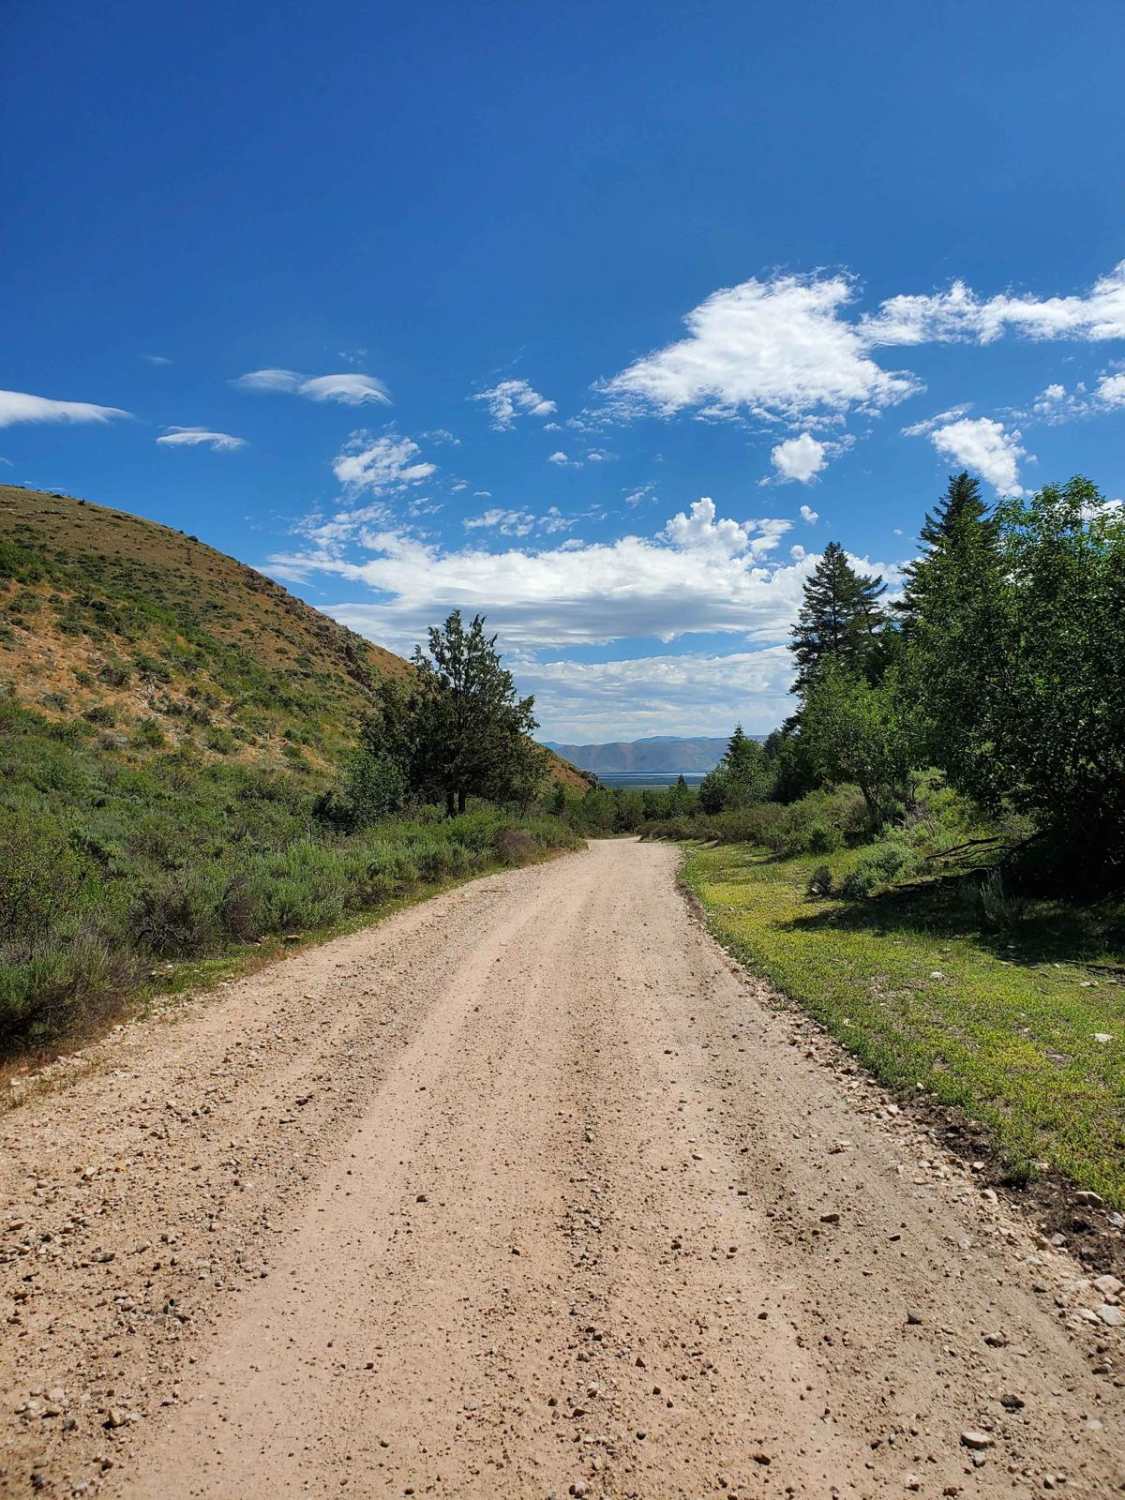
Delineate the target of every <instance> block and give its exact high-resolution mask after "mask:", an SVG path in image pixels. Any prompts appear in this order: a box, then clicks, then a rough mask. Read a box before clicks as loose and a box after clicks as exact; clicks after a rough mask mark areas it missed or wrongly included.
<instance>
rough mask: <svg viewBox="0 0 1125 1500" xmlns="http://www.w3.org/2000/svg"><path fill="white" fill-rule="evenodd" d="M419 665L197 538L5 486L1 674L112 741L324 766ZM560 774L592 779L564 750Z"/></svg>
mask: <svg viewBox="0 0 1125 1500" xmlns="http://www.w3.org/2000/svg"><path fill="white" fill-rule="evenodd" d="M409 670H410V667H409V665H408V663H407V662H405V661H404V660H403V659H402V658H401V657H399V656H396V655H394V653H392V652H390V651H386V650H384V649H383V648H382V647H380V646H376V645H373V644H372V643H371V642H370V641H367V640H365V639H364V638H363V637H362V636H359V635H356V634H355V633H354V632H353V631H350V630H348V629H346V628H345V627H344V626H342V625H340V624H338V623H337V622H336V621H335V620H332V619H330V618H329V617H328V616H327V615H324V614H321V613H320V612H319V611H318V610H316V609H313V608H312V607H311V606H310V605H308V604H305V603H304V602H303V601H302V600H300V599H297V598H295V597H294V596H293V595H292V594H290V593H288V592H287V590H285V589H284V588H282V587H281V586H280V585H279V584H277V583H274V582H273V581H272V580H271V579H269V578H266V577H264V576H263V575H262V574H261V573H258V572H256V571H255V570H254V569H253V568H250V567H248V566H247V565H246V564H244V563H240V562H238V561H236V560H235V559H234V558H232V557H227V556H226V555H225V554H223V553H221V552H216V551H215V550H214V548H212V547H208V546H206V545H205V544H204V543H202V542H200V541H198V540H197V539H196V538H195V537H191V536H187V535H185V534H184V533H183V532H179V531H175V530H173V529H172V528H170V527H167V526H162V525H160V524H158V523H157V522H155V521H148V520H145V519H144V518H142V517H140V516H134V515H130V514H129V513H127V512H125V511H120V510H113V509H109V508H107V507H105V506H101V505H94V504H91V503H90V502H88V501H85V500H76V499H72V498H69V497H67V496H63V495H59V494H53V493H50V494H49V493H45V492H43V491H37V490H27V489H20V488H16V487H13V486H8V485H0V683H3V684H4V686H5V688H6V689H7V691H8V692H9V693H10V694H11V695H12V696H14V697H15V698H16V699H17V700H18V702H19V703H20V704H21V705H23V706H24V707H26V708H29V709H32V710H34V711H35V712H36V713H38V714H42V715H45V716H46V717H48V718H52V719H59V720H62V719H67V720H74V719H77V718H82V719H85V720H86V721H87V722H89V723H90V724H91V725H93V726H96V727H97V729H98V730H99V731H100V740H99V743H100V745H101V747H102V748H103V749H104V750H106V751H108V752H112V751H115V750H117V751H125V750H128V751H129V753H130V754H132V755H141V756H143V755H145V754H147V753H150V752H154V751H156V750H159V749H161V748H166V747H169V746H183V747H189V746H190V747H192V748H194V749H197V750H198V751H199V752H200V753H201V754H202V755H204V756H206V757H213V758H223V759H227V760H236V761H242V762H246V763H251V764H260V765H262V766H265V767H281V766H287V767H289V768H291V769H294V770H298V771H300V770H304V771H305V772H307V773H310V774H312V775H313V776H316V775H317V774H318V773H319V774H320V775H321V776H324V775H325V774H326V773H328V772H329V771H330V770H331V768H332V767H333V765H334V763H335V762H336V761H337V760H338V759H339V756H340V755H341V753H342V752H343V751H345V750H346V749H347V747H348V746H349V745H350V744H351V743H352V742H353V741H354V737H355V726H356V721H357V719H358V718H359V717H360V716H361V715H362V714H363V713H364V711H365V710H366V708H367V706H368V704H369V702H370V695H371V690H372V687H373V686H374V684H375V683H376V682H378V681H379V679H381V678H385V677H396V676H401V675H403V674H404V673H406V672H408V671H409ZM552 774H553V775H554V776H555V778H556V779H557V780H561V781H563V782H564V783H566V784H568V785H570V786H572V787H574V788H575V789H576V790H580V789H584V788H585V786H586V785H587V781H586V778H585V777H583V776H581V775H580V774H579V773H578V772H576V771H574V770H573V769H572V768H571V767H569V766H565V765H563V763H562V762H561V761H558V760H555V761H554V762H553V764H552Z"/></svg>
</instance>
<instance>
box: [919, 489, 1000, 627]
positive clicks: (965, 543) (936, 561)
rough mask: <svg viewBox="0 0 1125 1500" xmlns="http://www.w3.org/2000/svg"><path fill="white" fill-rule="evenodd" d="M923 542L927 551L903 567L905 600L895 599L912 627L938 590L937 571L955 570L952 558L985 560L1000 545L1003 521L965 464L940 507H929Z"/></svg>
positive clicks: (945, 494) (954, 562)
mask: <svg viewBox="0 0 1125 1500" xmlns="http://www.w3.org/2000/svg"><path fill="white" fill-rule="evenodd" d="M919 541H920V543H921V545H922V549H923V550H922V554H921V556H920V557H917V558H915V560H914V561H913V562H911V563H908V564H907V566H906V567H905V569H904V570H903V571H904V572H905V574H906V583H905V586H904V588H903V592H902V597H901V599H899V600H897V601H896V603H895V604H894V611H895V614H896V615H897V616H898V618H899V619H900V620H901V622H902V625H903V628H904V629H905V630H906V631H908V632H909V630H910V628H911V627H912V626H913V625H915V624H916V623H917V622H918V619H919V618H920V616H921V615H923V614H924V613H927V610H928V606H930V605H931V604H932V596H933V595H934V594H935V591H936V590H937V585H938V579H937V574H938V572H939V571H942V572H948V571H949V569H948V567H947V566H945V565H946V564H947V563H952V565H953V566H956V565H957V564H958V562H961V563H963V564H967V565H970V566H971V563H972V559H973V555H974V554H977V555H978V558H977V560H978V561H981V560H983V559H984V558H985V557H986V556H987V555H988V554H989V553H990V552H992V553H994V552H995V550H996V545H997V522H996V519H995V517H992V516H990V515H989V514H988V507H987V505H986V504H985V502H984V501H983V500H982V499H981V497H980V481H979V480H977V479H974V478H973V477H972V476H971V475H970V474H968V473H967V472H966V471H965V470H964V469H962V471H961V473H960V474H951V475H950V477H949V483H948V484H947V486H946V489H945V493H944V494H943V495H942V496H941V499H940V500H939V501H938V504H937V509H936V510H934V511H932V512H930V511H927V512H926V519H925V521H924V522H923V524H922V529H921V532H920V533H919ZM937 591H939V590H937Z"/></svg>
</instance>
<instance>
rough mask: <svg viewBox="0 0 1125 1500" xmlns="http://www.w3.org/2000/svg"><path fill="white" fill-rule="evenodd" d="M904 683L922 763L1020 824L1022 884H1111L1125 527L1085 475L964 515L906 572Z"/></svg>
mask: <svg viewBox="0 0 1125 1500" xmlns="http://www.w3.org/2000/svg"><path fill="white" fill-rule="evenodd" d="M906 635H907V656H906V678H905V687H906V691H907V695H908V696H909V697H910V699H911V700H912V703H913V705H914V706H916V708H917V711H918V712H919V714H920V715H921V716H922V718H923V721H924V724H925V729H926V734H927V742H928V747H929V750H930V754H931V756H932V759H933V760H934V762H935V763H936V764H937V765H939V766H940V767H941V768H942V769H943V770H944V771H945V772H946V774H947V776H948V778H949V780H950V783H951V784H952V785H953V786H954V787H956V788H958V789H959V790H961V791H963V792H965V793H967V794H968V795H970V796H971V797H973V798H974V799H976V800H977V801H979V802H981V803H982V804H984V805H985V806H987V807H989V808H991V809H993V810H994V811H999V810H1000V809H1002V808H1003V807H1004V806H1010V807H1013V808H1015V809H1016V810H1018V811H1020V812H1024V813H1026V814H1028V815H1029V816H1030V817H1031V818H1032V820H1033V822H1034V825H1035V827H1036V829H1037V830H1038V831H1039V834H1040V836H1041V842H1042V848H1041V849H1039V850H1037V851H1035V852H1034V854H1032V855H1029V856H1028V857H1027V858H1025V860H1024V862H1023V869H1024V872H1025V875H1026V878H1027V879H1028V880H1029V881H1035V882H1038V883H1040V884H1043V883H1045V884H1048V885H1053V886H1056V887H1059V886H1063V885H1065V886H1068V887H1069V888H1070V889H1072V890H1075V891H1081V890H1083V889H1086V890H1091V889H1092V890H1097V889H1098V888H1105V887H1106V886H1110V887H1113V886H1119V885H1121V884H1122V883H1125V673H1123V672H1122V670H1121V663H1122V661H1123V660H1125V520H1123V519H1122V515H1121V512H1120V510H1119V509H1114V508H1110V507H1106V506H1105V505H1104V503H1103V501H1102V497H1101V495H1100V494H1099V493H1098V491H1097V490H1096V488H1095V487H1094V486H1093V485H1092V484H1091V483H1090V482H1089V481H1088V480H1085V479H1072V480H1071V481H1070V482H1069V483H1068V484H1066V485H1064V486H1061V487H1060V486H1056V485H1048V486H1046V487H1045V488H1044V489H1043V490H1041V491H1040V492H1039V493H1038V494H1037V495H1034V496H1033V497H1032V498H1031V499H1030V500H1010V501H1007V502H1005V503H1004V504H1002V505H1001V506H1000V507H999V509H998V511H997V513H996V515H995V517H993V518H983V517H982V516H981V515H980V514H979V513H977V512H976V511H975V510H973V509H972V508H970V509H968V510H966V511H964V512H962V513H961V514H960V515H959V516H957V517H956V518H955V519H954V520H952V521H951V522H949V524H948V526H947V528H946V531H945V533H940V532H938V531H936V530H935V532H934V535H933V540H932V541H931V544H930V547H929V550H928V552H927V553H926V555H925V556H924V557H923V559H922V560H921V561H920V562H919V563H918V564H917V565H916V566H915V572H914V577H913V580H912V591H911V598H910V611H909V614H908V621H907V631H906Z"/></svg>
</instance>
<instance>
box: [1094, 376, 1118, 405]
mask: <svg viewBox="0 0 1125 1500" xmlns="http://www.w3.org/2000/svg"><path fill="white" fill-rule="evenodd" d="M1096 394H1097V397H1098V400H1099V401H1101V402H1103V403H1104V404H1105V405H1106V406H1125V372H1123V373H1122V374H1120V375H1103V376H1102V378H1101V379H1100V380H1099V381H1098V388H1097V393H1096Z"/></svg>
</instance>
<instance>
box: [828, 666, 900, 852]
mask: <svg viewBox="0 0 1125 1500" xmlns="http://www.w3.org/2000/svg"><path fill="white" fill-rule="evenodd" d="M801 739H802V742H803V745H804V751H805V754H806V755H807V756H808V758H809V762H810V764H811V765H812V766H813V767H814V768H815V769H816V771H817V773H818V775H819V776H820V777H821V778H822V779H823V780H824V781H827V782H852V783H854V784H855V785H856V786H858V787H859V789H860V791H861V792H862V793H863V797H864V801H865V802H866V804H867V811H868V814H869V815H870V818H871V821H872V823H873V824H874V825H876V826H881V825H882V824H884V823H886V822H887V821H888V820H889V819H891V818H893V817H894V816H895V815H896V814H900V813H901V812H902V811H903V809H904V808H905V807H906V806H907V805H909V803H910V802H911V801H912V800H913V784H914V779H915V777H914V772H915V768H916V767H917V766H918V765H919V763H920V760H921V755H922V742H921V737H920V734H919V732H918V730H917V727H916V722H915V720H914V718H913V716H912V715H911V713H910V710H909V707H908V706H907V705H906V704H905V703H904V702H903V700H902V697H901V695H900V694H899V691H898V685H897V680H896V677H895V674H894V673H893V672H892V673H891V674H890V675H889V676H888V677H887V678H886V679H885V680H884V681H883V682H881V683H879V684H878V686H874V687H873V686H872V685H871V684H870V683H869V682H868V681H867V679H866V678H864V677H861V676H859V675H856V674H855V673H853V672H852V671H850V670H849V669H848V668H846V667H844V666H842V665H838V664H836V663H835V662H832V663H828V664H826V665H825V666H824V667H823V669H822V670H821V671H820V673H819V674H818V676H817V678H816V680H815V682H813V683H812V684H811V685H810V688H809V690H808V693H807V695H806V697H805V702H804V707H803V708H802V711H801Z"/></svg>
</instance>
